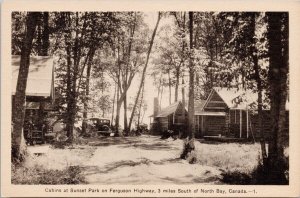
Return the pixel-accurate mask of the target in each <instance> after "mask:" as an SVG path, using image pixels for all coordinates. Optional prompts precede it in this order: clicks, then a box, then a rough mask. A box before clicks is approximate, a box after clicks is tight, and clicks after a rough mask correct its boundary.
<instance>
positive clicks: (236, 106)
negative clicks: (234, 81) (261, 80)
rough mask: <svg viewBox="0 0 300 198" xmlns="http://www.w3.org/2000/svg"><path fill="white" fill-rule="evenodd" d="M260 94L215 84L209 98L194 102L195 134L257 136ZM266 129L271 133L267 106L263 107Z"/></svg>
mask: <svg viewBox="0 0 300 198" xmlns="http://www.w3.org/2000/svg"><path fill="white" fill-rule="evenodd" d="M256 104H257V94H255V93H253V92H250V91H245V90H242V89H236V88H231V89H228V88H220V87H215V88H213V89H212V90H211V92H210V94H209V96H208V98H207V100H201V101H196V102H195V121H196V127H195V128H196V137H216V136H218V137H228V138H244V139H245V138H258V137H259V134H258V132H257V131H258V130H257V128H258V119H257V118H258V116H257V105H256ZM263 114H264V116H263V130H264V134H265V135H266V136H270V134H271V129H272V126H271V118H270V111H269V110H268V107H265V108H264V109H263Z"/></svg>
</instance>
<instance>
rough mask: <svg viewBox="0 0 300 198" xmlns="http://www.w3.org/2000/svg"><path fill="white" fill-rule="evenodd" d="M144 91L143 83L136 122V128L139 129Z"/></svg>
mask: <svg viewBox="0 0 300 198" xmlns="http://www.w3.org/2000/svg"><path fill="white" fill-rule="evenodd" d="M144 89H145V82H144V83H143V88H142V96H141V101H140V106H139V113H138V122H137V126H138V127H140V119H141V111H142V104H143V100H144Z"/></svg>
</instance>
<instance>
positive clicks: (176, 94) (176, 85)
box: [175, 67, 180, 102]
mask: <svg viewBox="0 0 300 198" xmlns="http://www.w3.org/2000/svg"><path fill="white" fill-rule="evenodd" d="M179 75H180V68H179V67H177V68H176V82H175V102H177V101H178V87H179Z"/></svg>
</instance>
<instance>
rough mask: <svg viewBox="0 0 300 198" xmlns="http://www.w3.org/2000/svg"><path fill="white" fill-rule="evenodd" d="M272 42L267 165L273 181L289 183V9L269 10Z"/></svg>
mask: <svg viewBox="0 0 300 198" xmlns="http://www.w3.org/2000/svg"><path fill="white" fill-rule="evenodd" d="M266 15H267V20H268V30H267V31H268V33H267V38H268V42H269V45H268V46H269V47H268V54H269V61H270V66H269V73H268V74H269V84H270V99H271V116H272V126H273V130H272V132H273V133H272V134H273V138H272V140H271V141H270V145H269V155H268V163H269V164H268V166H267V170H268V172H269V175H268V176H269V177H270V180H271V182H272V183H275V184H276V183H277V184H278V183H287V181H286V178H285V175H284V171H285V169H286V166H287V164H286V163H288V162H286V161H285V160H284V146H285V141H286V140H285V136H286V135H285V124H286V109H285V105H286V100H287V77H288V71H289V68H288V58H289V54H288V53H289V52H288V35H289V32H288V29H289V18H288V13H287V12H267V13H266Z"/></svg>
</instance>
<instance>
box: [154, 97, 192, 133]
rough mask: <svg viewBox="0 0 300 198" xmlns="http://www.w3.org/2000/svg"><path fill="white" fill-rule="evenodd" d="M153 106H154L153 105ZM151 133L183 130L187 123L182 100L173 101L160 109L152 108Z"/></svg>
mask: <svg viewBox="0 0 300 198" xmlns="http://www.w3.org/2000/svg"><path fill="white" fill-rule="evenodd" d="M154 108H155V106H154ZM151 117H153V122H152V123H151V129H150V130H151V133H152V134H156V135H158V134H161V133H162V132H164V131H166V130H173V131H177V132H178V131H181V132H182V131H183V129H184V127H185V126H186V124H187V110H186V109H185V108H184V106H183V104H182V102H180V101H179V102H175V103H173V104H171V105H170V106H168V107H165V108H163V109H162V110H160V111H157V110H154V114H153V115H152V116H151Z"/></svg>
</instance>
